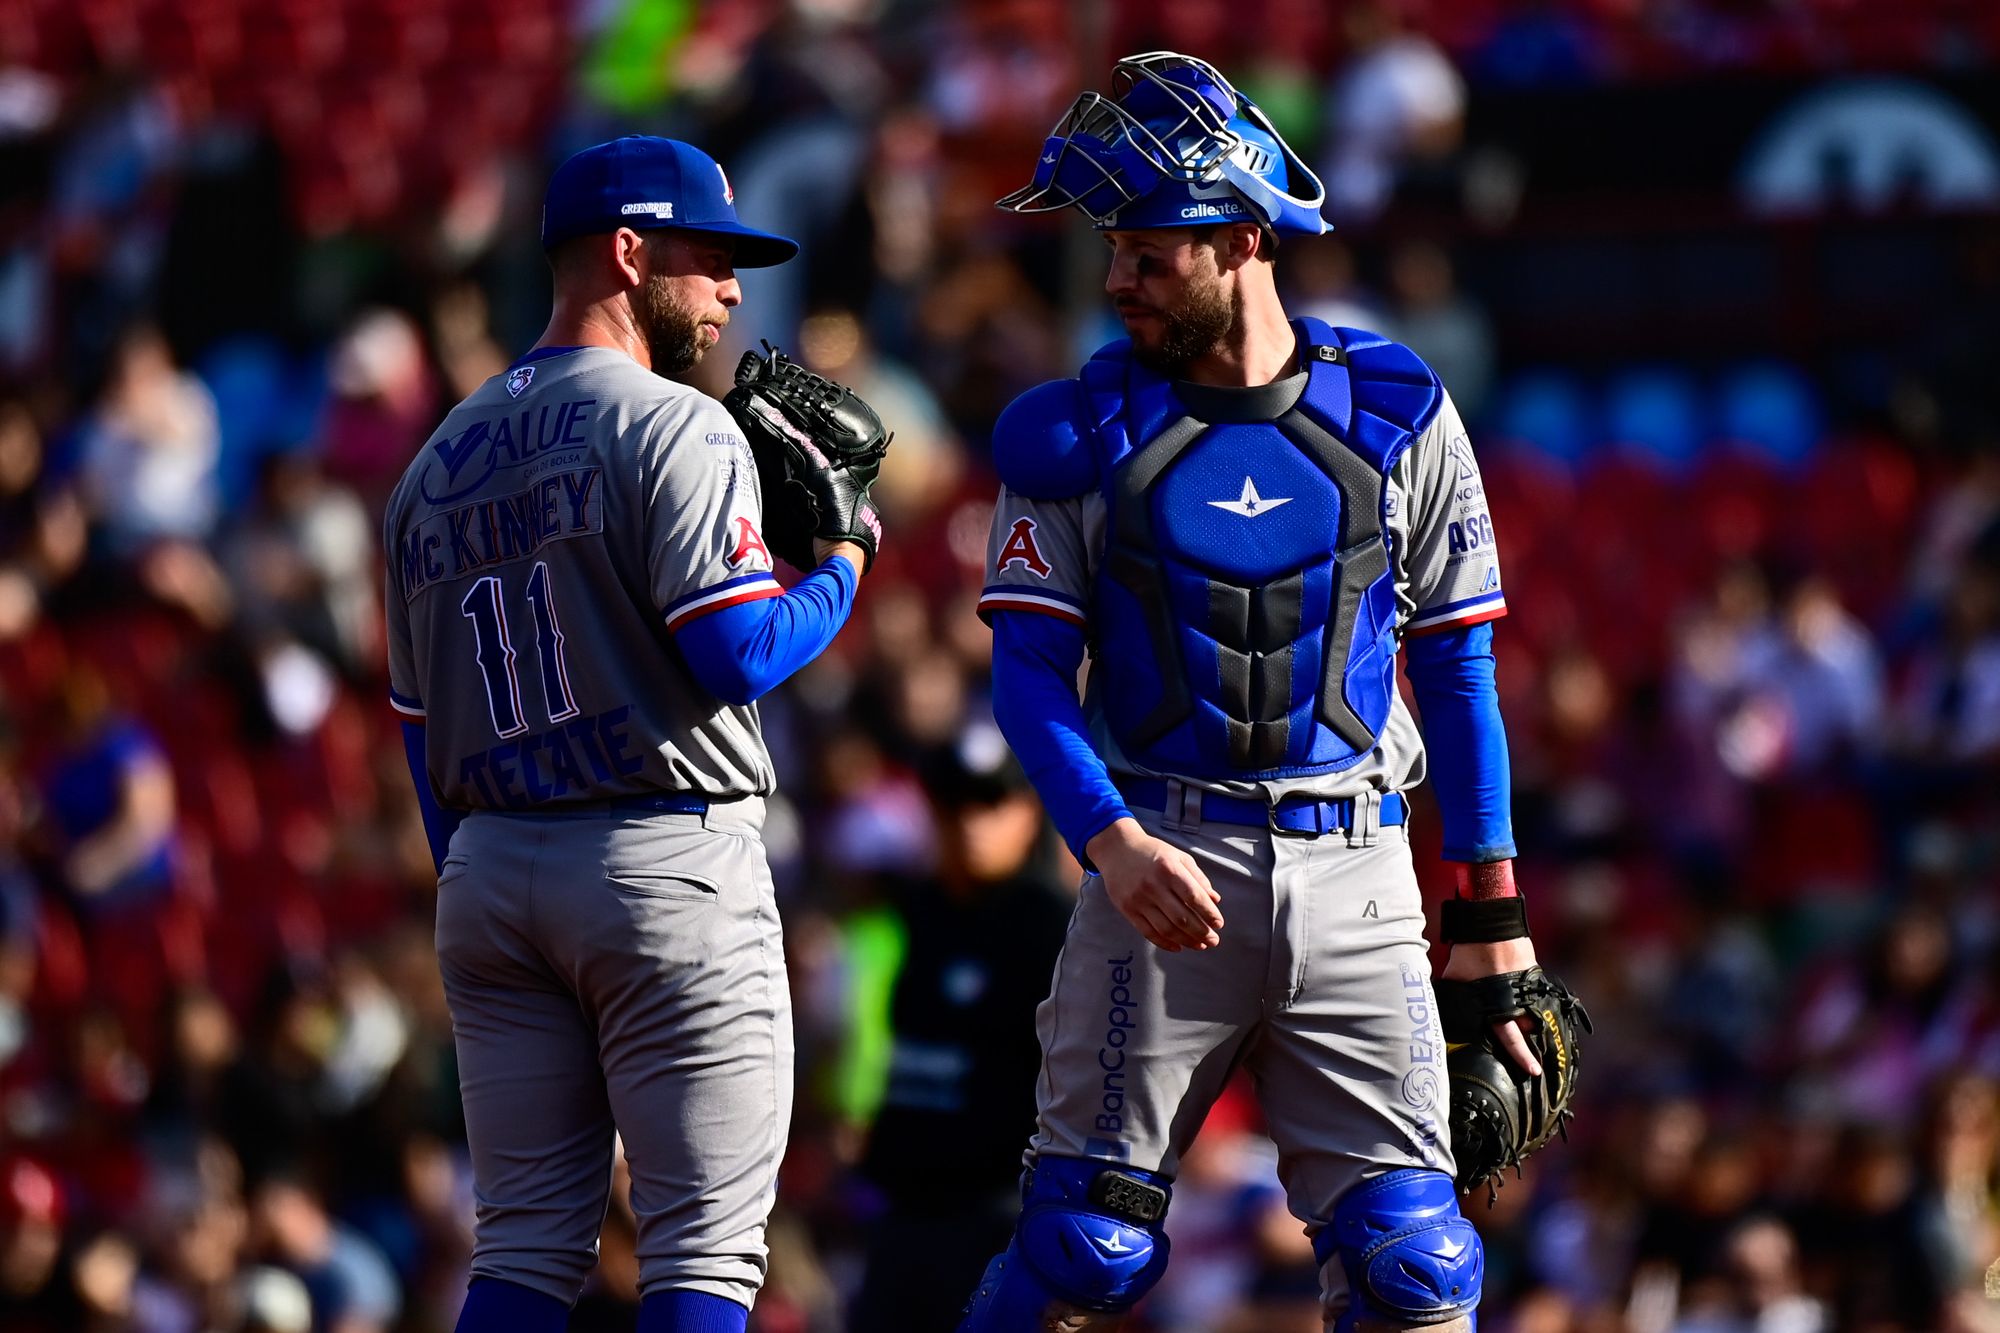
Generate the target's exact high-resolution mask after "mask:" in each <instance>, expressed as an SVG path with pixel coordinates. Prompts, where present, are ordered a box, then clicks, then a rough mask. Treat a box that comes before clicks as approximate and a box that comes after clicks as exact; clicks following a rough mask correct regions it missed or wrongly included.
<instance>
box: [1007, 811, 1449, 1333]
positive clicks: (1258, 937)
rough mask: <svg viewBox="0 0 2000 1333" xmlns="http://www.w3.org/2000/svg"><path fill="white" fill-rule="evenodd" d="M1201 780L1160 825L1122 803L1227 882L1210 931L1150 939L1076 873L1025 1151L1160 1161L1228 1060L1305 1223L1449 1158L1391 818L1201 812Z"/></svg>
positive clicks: (1439, 1067)
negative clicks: (1217, 933)
mask: <svg viewBox="0 0 2000 1333" xmlns="http://www.w3.org/2000/svg"><path fill="white" fill-rule="evenodd" d="M1199 796H1200V793H1199V792H1195V791H1189V792H1188V793H1187V807H1186V809H1185V810H1184V811H1183V812H1182V813H1181V815H1180V816H1179V817H1178V818H1176V819H1175V820H1173V821H1172V822H1171V823H1170V822H1169V821H1168V819H1167V817H1166V816H1164V815H1162V814H1158V813H1155V812H1152V811H1146V810H1135V811H1134V812H1133V814H1134V815H1135V816H1136V817H1137V818H1138V820H1139V822H1140V823H1141V824H1142V825H1143V826H1144V827H1145V829H1146V831H1147V832H1148V833H1151V834H1152V835H1154V836H1155V837H1158V838H1163V839H1165V840H1166V841H1168V842H1170V843H1172V844H1174V845H1175V846H1177V847H1180V848H1183V849H1185V850H1186V851H1187V852H1188V853H1189V854H1190V855H1192V856H1193V857H1194V858H1195V860H1196V861H1197V862H1199V863H1200V865H1201V868H1202V870H1203V872H1204V873H1206V874H1207V876H1208V878H1209V882H1210V883H1211V884H1213V885H1214V886H1215V888H1216V890H1217V892H1219V893H1220V894H1221V895H1222V903H1221V908H1222V916H1223V920H1224V923H1225V924H1224V926H1223V929H1222V932H1221V942H1220V943H1219V944H1217V945H1216V946H1215V947H1213V948H1210V949H1206V950H1201V951H1196V950H1192V949H1184V950H1182V951H1181V952H1179V953H1168V952H1166V951H1164V950H1161V949H1156V948H1154V947H1153V946H1152V945H1151V944H1148V943H1147V942H1146V940H1145V938H1144V937H1143V936H1142V935H1140V934H1139V932H1138V930H1137V929H1136V928H1135V927H1133V926H1132V924H1131V923H1130V922H1128V921H1126V919H1125V918H1124V917H1123V916H1122V915H1121V914H1120V913H1119V911H1118V909H1117V908H1116V907H1114V906H1113V905H1112V903H1111V900H1110V898H1109V897H1108V896H1107V895H1106V894H1105V891H1104V882H1103V881H1102V880H1101V879H1099V878H1097V877H1096V876H1095V875H1091V876H1087V877H1086V878H1085V880H1084V884H1083V891H1082V894H1081V897H1080V898H1079V901H1078V904H1077V908H1076V914H1075V916H1074V917H1072V918H1071V920H1070V926H1069V935H1068V937H1067V939H1066V941H1065V943H1064V945H1063V951H1062V955H1061V956H1060V958H1058V959H1057V962H1056V971H1055V980H1054V982H1053V984H1052V987H1051V989H1050V992H1049V997H1048V999H1046V1000H1044V1001H1043V1002H1042V1004H1041V1007H1040V1008H1039V1009H1038V1010H1037V1011H1036V1019H1035V1021H1036V1026H1037V1030H1038V1031H1039V1033H1040V1035H1041V1041H1042V1076H1041V1081H1040V1083H1039V1084H1038V1085H1037V1093H1038V1104H1039V1120H1038V1127H1037V1130H1036V1133H1035V1136H1034V1138H1033V1139H1032V1140H1031V1142H1030V1144H1029V1151H1028V1156H1029V1160H1031V1161H1032V1159H1033V1157H1034V1155H1035V1154H1037V1153H1044V1152H1047V1153H1057V1154H1062V1155H1066V1156H1075V1157H1098V1158H1107V1159H1111V1160H1115V1161H1121V1162H1125V1163H1128V1164H1129V1165H1132V1166H1136V1167H1140V1168H1142V1169H1144V1170H1149V1171H1159V1172H1162V1173H1163V1174H1165V1175H1168V1176H1172V1175H1174V1174H1175V1173H1176V1172H1177V1170H1178V1169H1179V1166H1180V1159H1181V1154H1182V1153H1184V1152H1185V1151H1186V1150H1187V1147H1188V1145H1189V1144H1190V1143H1191V1142H1192V1141H1193V1139H1194V1136H1195V1134H1196V1132H1197V1131H1198V1130H1200V1128H1201V1125H1202V1121H1203V1120H1204V1119H1206V1118H1207V1116H1208V1111H1209V1107H1210V1106H1211V1105H1212V1104H1213V1103H1214V1101H1215V1099H1216V1097H1217V1096H1218V1095H1219V1094H1220V1093H1221V1092H1222V1089H1223V1086H1224V1084H1226V1083H1227V1082H1228V1081H1229V1077H1230V1075H1231V1074H1232V1073H1233V1072H1234V1071H1235V1070H1236V1069H1237V1068H1238V1067H1239V1066H1240V1067H1242V1068H1245V1069H1247V1070H1248V1071H1249V1073H1250V1077H1251V1079H1252V1082H1253V1086H1254V1088H1255V1090H1256V1093H1257V1100H1258V1104H1259V1105H1260V1106H1261V1107H1262V1108H1263V1111H1264V1116H1265V1120H1266V1122H1267V1124H1268V1127H1269V1130H1270V1134H1271V1137H1272V1139H1273V1140H1274V1141H1275V1142H1276V1144H1277V1146H1278V1154H1279V1156H1278V1174H1279V1177H1280V1179H1281V1182H1282V1183H1283V1185H1284V1187H1285V1192H1286V1199H1287V1202H1288V1204H1289V1205H1290V1208H1291V1211H1292V1212H1293V1214H1294V1215H1295V1216H1297V1217H1299V1218H1300V1219H1302V1220H1303V1221H1305V1222H1306V1223H1307V1226H1308V1229H1309V1230H1311V1231H1313V1232H1314V1233H1317V1232H1318V1230H1319V1229H1320V1228H1321V1227H1322V1226H1324V1225H1325V1224H1326V1223H1327V1222H1328V1221H1329V1220H1331V1218H1332V1216H1333V1209H1334V1205H1335V1203H1336V1202H1337V1201H1338V1200H1339V1198H1340V1196H1341V1195H1343V1194H1345V1193H1346V1192H1347V1191H1348V1190H1350V1189H1352V1188H1353V1187H1354V1186H1355V1185H1356V1184H1358V1183H1360V1181H1361V1180H1362V1179H1364V1178H1365V1177H1369V1176H1375V1175H1379V1174H1381V1173H1382V1172H1384V1171H1389V1170H1396V1169H1400V1168H1404V1167H1426V1168H1430V1169H1433V1170H1437V1171H1442V1172H1445V1173H1446V1174H1447V1175H1448V1174H1450V1173H1451V1171H1452V1160H1451V1146H1450V1140H1449V1133H1450V1129H1449V1112H1450V1097H1449V1095H1448V1092H1447V1087H1446V1081H1445V1080H1446V1074H1445V1048H1444V1035H1443V1033H1442V1031H1441V1030H1440V1028H1439V1025H1438V1019H1437V1004H1436V1001H1435V999H1434V998H1433V996H1432V993H1431V982H1430V962H1429V958H1428V954H1427V946H1426V944H1425V942H1424V910H1423V898H1422V894H1421V892H1420V890H1419V889H1418V887H1417V880H1416V873H1415V870H1414V867H1413V866H1412V864H1411V861H1410V844H1409V838H1408V836H1407V833H1406V830H1405V828H1403V827H1398V826H1390V827H1379V828H1378V827H1376V826H1375V818H1376V814H1377V811H1376V808H1375V807H1376V802H1374V801H1371V800H1367V799H1365V798H1364V800H1363V801H1362V802H1361V805H1362V807H1363V811H1364V813H1363V815H1362V816H1361V817H1359V818H1357V820H1356V824H1357V827H1356V828H1355V829H1354V830H1353V831H1352V832H1349V833H1328V834H1326V835H1323V836H1321V837H1318V838H1311V839H1307V838H1295V837H1286V836H1283V835H1274V834H1272V833H1271V832H1270V831H1268V830H1265V829H1254V828H1247V827H1243V826H1240V825H1234V824H1222V823H1213V822H1210V823H1203V822H1201V821H1200V818H1199V813H1198V811H1199ZM1171 1216H1172V1214H1171V1212H1170V1213H1169V1218H1170V1219H1171ZM1168 1228H1169V1230H1170V1231H1171V1229H1172V1222H1171V1220H1169V1223H1168ZM1322 1282H1323V1298H1324V1302H1325V1306H1326V1310H1327V1316H1328V1318H1329V1319H1331V1318H1332V1317H1333V1316H1334V1315H1335V1314H1336V1313H1338V1311H1339V1310H1340V1309H1343V1308H1344V1307H1345V1305H1346V1282H1345V1278H1344V1275H1343V1273H1342V1272H1341V1269H1340V1264H1339V1261H1338V1260H1337V1259H1336V1260H1335V1261H1334V1262H1333V1263H1330V1264H1328V1265H1326V1266H1325V1269H1324V1270H1323V1272H1322Z"/></svg>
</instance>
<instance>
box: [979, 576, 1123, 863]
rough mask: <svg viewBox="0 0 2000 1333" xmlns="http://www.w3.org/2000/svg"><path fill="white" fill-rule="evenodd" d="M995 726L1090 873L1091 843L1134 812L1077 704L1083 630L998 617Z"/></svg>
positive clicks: (1043, 619)
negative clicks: (1120, 792) (1113, 782)
mask: <svg viewBox="0 0 2000 1333" xmlns="http://www.w3.org/2000/svg"><path fill="white" fill-rule="evenodd" d="M990 618H991V620H992V623H993V720H994V721H996V722H998V723H999V724H1000V732H1001V734H1002V735H1004V736H1005V737H1006V738H1007V743H1008V744H1009V745H1011V746H1013V747H1014V753H1015V754H1016V755H1017V756H1018V757H1019V758H1020V760H1021V767H1022V768H1024V769H1025V770H1027V774H1028V780H1029V781H1030V782H1032V783H1034V784H1035V790H1036V791H1037V792H1039V793H1040V794H1041V798H1042V804H1043V805H1044V806H1046V807H1048V811H1049V816H1050V818H1052V819H1054V820H1055V824H1056V829H1057V831H1058V832H1060V833H1061V834H1062V836H1063V841H1064V842H1066V843H1068V844H1069V849H1070V851H1071V852H1072V853H1074V854H1075V856H1076V859H1077V860H1079V861H1082V862H1083V863H1084V864H1085V865H1089V864H1090V862H1089V861H1088V860H1087V859H1086V858H1085V856H1084V854H1083V849H1084V847H1085V845H1086V844H1088V843H1089V842H1090V840H1091V839H1092V838H1094V837H1096V836H1097V835H1098V834H1099V833H1102V832H1103V831H1104V830H1105V829H1107V828H1109V827H1110V826H1111V825H1112V824H1113V823H1115V822H1117V821H1118V820H1120V819H1123V818H1124V817H1125V816H1126V815H1128V814H1130V813H1131V812H1130V811H1129V810H1127V809H1126V808H1125V801H1124V799H1123V798H1122V797H1120V796H1119V795H1118V789H1117V788H1116V787H1114V786H1112V785H1111V774H1110V771H1109V770H1107V769H1106V768H1105V766H1104V760H1103V759H1102V758H1100V757H1099V756H1098V753H1097V751H1096V750H1094V749H1092V748H1091V745H1090V729H1089V725H1088V724H1087V723H1086V722H1085V721H1084V717H1083V705H1082V704H1081V703H1079V702H1078V701H1077V697H1076V672H1077V668H1078V667H1080V666H1082V665H1083V649H1084V631H1083V627H1082V626H1081V625H1076V624H1072V623H1071V622H1069V621H1067V620H1059V619H1057V618H1056V617H1054V616H1042V615H1034V614H1031V613H1026V612H1020V611H994V612H993V613H992V614H991V617H990Z"/></svg>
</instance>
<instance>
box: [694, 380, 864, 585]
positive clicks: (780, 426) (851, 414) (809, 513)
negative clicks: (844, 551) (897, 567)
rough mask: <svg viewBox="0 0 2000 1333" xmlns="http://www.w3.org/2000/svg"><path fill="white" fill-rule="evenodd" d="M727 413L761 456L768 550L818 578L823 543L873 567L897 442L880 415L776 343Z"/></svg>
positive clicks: (741, 383) (733, 394) (728, 403)
mask: <svg viewBox="0 0 2000 1333" xmlns="http://www.w3.org/2000/svg"><path fill="white" fill-rule="evenodd" d="M722 405H723V406H724V407H726V408H728V409H729V414H730V415H731V416H733V417H735V418H736V422H737V424H738V425H739V426H741V427H742V428H743V434H744V437H745V438H746V439H748V440H749V441H750V451H751V453H753V454H754V455H756V458H757V478H758V482H759V485H760V486H761V488H762V490H763V496H764V541H765V543H766V544H767V545H769V546H770V548H771V550H772V551H773V552H774V553H775V554H776V555H777V556H778V558H779V559H781V560H784V561H785V562H787V563H788V564H790V565H792V566H793V567H794V568H797V569H811V568H812V567H813V566H814V565H815V564H816V563H817V562H816V561H815V560H814V559H813V541H814V539H816V538H817V539H819V540H821V541H848V542H854V543H855V544H857V545H859V546H860V547H861V548H862V549H863V550H864V551H866V552H867V553H868V559H867V564H868V565H869V566H873V565H874V563H875V548H876V547H877V546H878V545H879V544H880V543H881V540H882V520H881V518H880V516H879V515H877V513H876V512H875V505H874V502H873V501H872V500H870V499H869V497H868V488H869V487H871V486H873V485H874V484H875V478H876V475H877V474H878V473H880V472H881V470H882V455H883V453H884V452H886V451H887V449H888V447H889V438H890V437H889V436H888V434H887V433H886V432H884V431H883V429H882V419H881V418H880V417H878V416H876V415H875V409H874V408H872V407H870V406H868V404H867V403H864V402H862V401H861V399H860V398H858V397H856V396H855V394H854V391H853V390H852V389H848V388H844V387H843V386H841V385H838V384H835V383H834V382H833V381H832V380H830V379H827V378H826V377H825V376H823V375H815V374H813V373H812V372H811V371H809V370H807V369H806V368H805V367H804V366H801V365H800V364H799V363H798V362H796V361H794V360H792V359H791V358H790V357H788V356H786V355H785V354H784V353H783V352H781V351H779V350H778V349H777V348H775V347H773V346H771V344H769V343H765V344H764V354H763V355H759V354H758V353H756V352H745V353H744V354H743V360H742V361H741V362H740V363H739V364H738V365H737V367H736V387H735V388H733V389H731V390H730V391H729V394H728V396H727V397H725V398H724V399H723V400H722Z"/></svg>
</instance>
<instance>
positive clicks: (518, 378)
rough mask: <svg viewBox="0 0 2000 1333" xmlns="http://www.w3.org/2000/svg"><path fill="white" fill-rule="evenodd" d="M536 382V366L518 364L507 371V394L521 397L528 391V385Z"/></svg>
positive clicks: (511, 396)
mask: <svg viewBox="0 0 2000 1333" xmlns="http://www.w3.org/2000/svg"><path fill="white" fill-rule="evenodd" d="M534 382H535V368H534V367H533V366H516V367H515V368H514V369H512V370H510V371H508V372H507V396H508V397H510V398H519V397H520V396H521V395H522V394H524V393H526V392H527V391H528V386H529V385H530V384H533V383H534Z"/></svg>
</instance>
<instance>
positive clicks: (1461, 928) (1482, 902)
mask: <svg viewBox="0 0 2000 1333" xmlns="http://www.w3.org/2000/svg"><path fill="white" fill-rule="evenodd" d="M1438 917H1439V919H1438V933H1439V935H1441V936H1442V937H1443V939H1444V942H1445V943H1446V944H1499V943H1502V942H1503V941H1506V940H1519V939H1525V938H1527V934H1528V904H1527V903H1526V902H1524V901H1523V900H1522V899H1521V897H1520V895H1518V894H1517V895H1515V896H1514V897H1512V898H1475V899H1468V898H1447V899H1445V900H1444V908H1443V910H1442V911H1441V912H1440V913H1439V914H1438Z"/></svg>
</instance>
